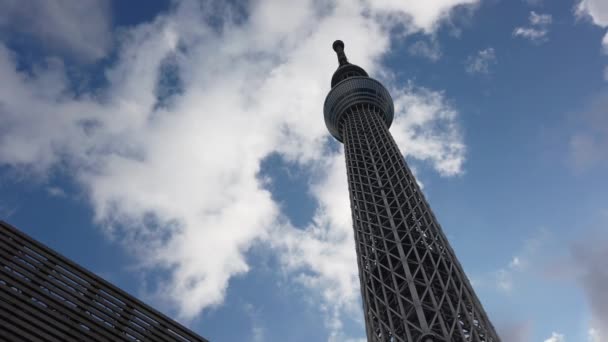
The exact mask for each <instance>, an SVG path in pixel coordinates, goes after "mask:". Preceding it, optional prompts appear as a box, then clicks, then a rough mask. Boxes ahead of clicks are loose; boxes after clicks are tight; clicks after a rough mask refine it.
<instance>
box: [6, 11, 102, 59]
mask: <svg viewBox="0 0 608 342" xmlns="http://www.w3.org/2000/svg"><path fill="white" fill-rule="evenodd" d="M41 18H44V20H41ZM0 29H5V30H10V31H12V33H13V34H16V33H18V34H25V35H28V36H31V37H33V38H34V39H35V40H37V42H38V43H39V44H40V45H41V46H43V47H45V48H47V49H48V50H49V51H50V52H51V53H52V54H60V55H64V56H66V55H67V56H70V57H75V58H76V59H79V60H82V61H85V62H92V61H95V60H98V59H100V58H102V57H104V56H105V55H106V54H107V52H108V51H109V49H110V48H111V43H112V31H111V16H110V2H109V1H108V0H78V1H45V0H5V1H1V2H0Z"/></svg>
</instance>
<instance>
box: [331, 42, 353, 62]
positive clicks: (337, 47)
mask: <svg viewBox="0 0 608 342" xmlns="http://www.w3.org/2000/svg"><path fill="white" fill-rule="evenodd" d="M332 48H333V49H334V51H336V54H337V55H338V62H339V63H340V66H342V65H346V64H349V63H348V59H347V58H346V54H345V53H344V42H343V41H341V40H336V41H335V42H334V43H333V44H332Z"/></svg>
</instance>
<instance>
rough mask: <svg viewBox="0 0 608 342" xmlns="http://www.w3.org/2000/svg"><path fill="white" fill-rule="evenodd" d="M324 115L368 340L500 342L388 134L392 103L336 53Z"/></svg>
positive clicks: (339, 46) (338, 46)
mask: <svg viewBox="0 0 608 342" xmlns="http://www.w3.org/2000/svg"><path fill="white" fill-rule="evenodd" d="M333 49H334V51H336V53H337V55H338V62H339V63H340V65H339V67H338V70H336V72H335V73H334V75H333V77H332V79H331V87H332V88H331V90H330V92H329V94H327V98H326V99H325V104H324V108H323V112H324V117H325V124H326V125H327V128H328V129H329V132H330V133H331V134H332V135H333V136H334V137H335V138H336V139H337V140H339V141H340V142H342V143H344V151H345V154H346V171H347V175H348V188H349V193H350V204H351V210H352V219H353V226H354V231H355V246H356V251H357V263H358V266H359V279H360V281H361V293H362V296H363V310H364V314H365V326H366V331H367V339H368V341H370V342H376V341H382V342H384V341H390V342H393V341H394V342H397V341H402V342H437V341H442V342H464V341H467V342H468V341H471V342H482V341H483V342H499V341H500V339H499V338H498V335H497V334H496V332H495V330H494V327H493V326H492V324H491V323H490V320H489V319H488V317H487V315H486V313H485V311H484V310H483V307H482V306H481V303H480V302H479V299H478V298H477V296H476V295H475V293H474V292H473V288H472V287H471V284H470V283H469V281H468V279H467V277H466V275H465V273H464V271H463V269H462V266H461V265H460V263H459V262H458V260H457V259H456V255H455V254H454V251H453V250H452V248H451V247H450V245H449V243H448V241H447V238H446V236H445V235H444V233H443V232H442V230H441V227H440V226H439V223H437V220H436V218H435V216H434V214H433V212H432V211H431V209H430V207H429V205H428V203H427V202H426V200H425V198H424V195H423V194H422V191H421V190H420V188H419V187H418V184H417V183H416V180H415V179H414V176H413V175H412V172H411V171H410V169H409V168H408V166H407V164H406V162H405V160H404V158H403V156H402V155H401V152H400V151H399V148H398V147H397V144H396V143H395V141H394V140H393V137H392V136H391V134H390V132H389V131H388V128H389V127H390V125H391V123H392V121H393V114H394V108H393V100H392V98H391V96H390V94H389V93H388V91H387V90H386V88H384V86H383V85H382V84H381V83H380V82H378V81H376V80H374V79H372V78H370V77H368V75H367V73H366V72H365V70H363V69H362V68H361V67H359V66H356V65H354V64H350V63H349V62H348V60H347V58H346V55H345V54H344V43H343V42H342V41H340V40H337V41H335V42H334V44H333Z"/></svg>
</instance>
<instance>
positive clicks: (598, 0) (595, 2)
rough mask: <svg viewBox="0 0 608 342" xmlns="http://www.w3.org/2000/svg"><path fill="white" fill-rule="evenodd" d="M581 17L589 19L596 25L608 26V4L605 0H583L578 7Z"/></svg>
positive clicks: (577, 10) (577, 12) (578, 13)
mask: <svg viewBox="0 0 608 342" xmlns="http://www.w3.org/2000/svg"><path fill="white" fill-rule="evenodd" d="M576 14H577V15H578V16H579V17H588V18H590V19H591V20H592V21H593V23H594V24H596V25H598V26H602V27H606V26H608V3H606V1H603V0H581V1H580V2H579V3H578V5H577V6H576Z"/></svg>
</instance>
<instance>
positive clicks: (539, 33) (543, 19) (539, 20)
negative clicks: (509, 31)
mask: <svg viewBox="0 0 608 342" xmlns="http://www.w3.org/2000/svg"><path fill="white" fill-rule="evenodd" d="M528 21H529V23H528V26H520V27H516V28H515V30H513V36H514V37H521V38H525V39H528V40H530V41H532V42H535V43H542V42H545V41H547V39H548V38H547V35H548V33H549V26H550V25H551V23H552V21H553V18H552V16H551V15H550V14H538V13H536V12H534V11H531V12H530V16H529V17H528Z"/></svg>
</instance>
